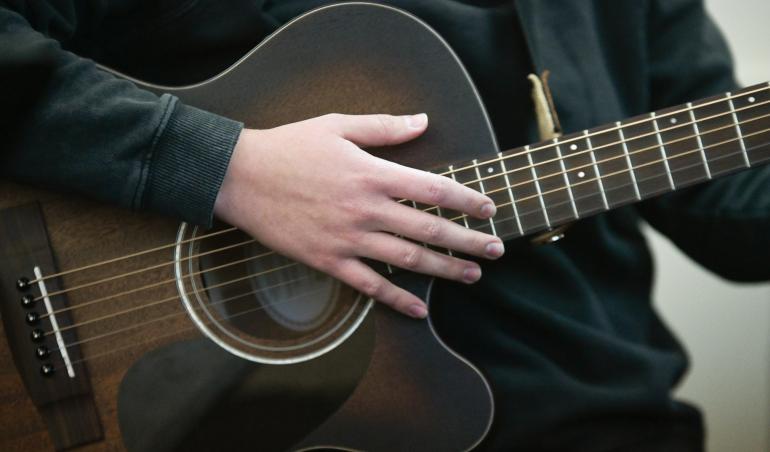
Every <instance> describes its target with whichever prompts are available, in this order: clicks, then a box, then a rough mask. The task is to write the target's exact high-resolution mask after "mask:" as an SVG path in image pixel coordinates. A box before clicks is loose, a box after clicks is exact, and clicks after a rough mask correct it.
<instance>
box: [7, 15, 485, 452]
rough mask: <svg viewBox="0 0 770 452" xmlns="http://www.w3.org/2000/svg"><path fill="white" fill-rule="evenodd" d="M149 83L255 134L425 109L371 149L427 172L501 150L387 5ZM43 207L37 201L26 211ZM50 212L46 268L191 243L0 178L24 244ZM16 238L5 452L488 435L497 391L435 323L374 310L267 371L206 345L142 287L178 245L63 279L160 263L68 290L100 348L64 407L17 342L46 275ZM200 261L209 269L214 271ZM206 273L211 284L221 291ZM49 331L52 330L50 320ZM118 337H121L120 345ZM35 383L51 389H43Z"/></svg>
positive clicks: (441, 59) (405, 18) (85, 348)
mask: <svg viewBox="0 0 770 452" xmlns="http://www.w3.org/2000/svg"><path fill="white" fill-rule="evenodd" d="M134 82H136V83H137V84H139V85H142V86H143V87H145V88H146V89H149V90H153V91H155V92H158V93H163V92H170V93H172V94H174V95H176V96H178V97H180V98H181V99H182V100H183V101H184V102H186V103H188V104H190V105H194V106H197V107H199V108H203V109H206V110H209V111H212V112H215V113H219V114H221V115H224V116H228V117H231V118H234V119H238V120H241V121H243V122H244V123H245V124H246V125H247V126H248V127H252V128H269V127H274V126H278V125H281V124H285V123H290V122H294V121H298V120H302V119H306V118H310V117H314V116H319V115H322V114H326V113H331V112H336V113H347V114H363V113H391V114H407V113H417V112H426V113H428V115H429V116H430V118H431V127H430V128H429V130H428V132H427V133H426V134H425V136H423V137H421V138H420V139H418V140H416V141H414V142H412V143H408V144H405V145H401V146H397V147H393V148H389V149H384V150H372V152H373V153H376V154H378V155H381V156H383V157H384V158H388V159H390V160H393V161H396V162H398V163H402V164H405V165H409V166H412V167H417V168H423V169H430V168H435V167H439V166H442V165H446V164H448V163H451V162H453V161H458V160H467V159H470V158H473V157H480V156H481V157H483V156H492V155H494V154H495V153H497V152H498V148H497V145H496V143H495V139H494V135H493V132H492V130H491V127H490V124H489V121H488V118H487V116H486V113H485V111H484V109H483V106H482V104H481V101H480V99H479V97H478V94H477V93H476V91H475V89H474V87H473V85H472V83H471V81H470V79H469V78H468V76H467V74H466V72H465V71H464V69H463V68H462V66H461V64H460V63H459V61H458V60H457V58H456V57H455V56H454V54H453V53H452V52H451V50H450V49H449V47H448V46H447V45H446V43H444V42H443V40H441V39H440V38H439V37H438V35H436V34H435V33H434V32H433V31H432V30H430V29H429V28H428V27H427V26H426V25H425V24H424V23H422V22H420V21H418V20H417V19H415V18H414V17H412V16H409V15H407V14H405V13H403V12H400V11H398V10H395V9H393V8H389V7H384V6H375V5H371V4H361V3H359V4H347V5H338V6H332V7H325V8H321V9H319V10H316V11H314V12H311V13H308V14H306V15H304V16H301V17H300V18H298V19H296V20H295V21H293V22H291V23H290V24H288V25H287V26H285V27H283V28H282V29H280V30H279V31H278V32H276V33H275V34H274V35H272V36H270V37H269V38H267V39H266V40H265V41H264V42H263V43H262V44H260V45H259V46H258V47H257V48H255V49H254V50H253V51H252V52H250V53H249V54H248V55H247V56H245V57H244V58H243V59H242V60H240V61H239V62H238V63H236V64H235V65H234V66H232V67H231V68H230V69H228V70H227V71H225V72H224V73H222V74H220V75H219V76H217V77H215V78H213V79H211V80H209V81H206V82H203V83H201V84H198V85H194V86H189V87H182V88H169V87H159V86H153V85H147V84H144V83H142V82H139V81H134ZM29 203H36V204H37V206H35V205H32V207H29V206H28V207H25V208H24V209H22V210H19V208H17V207H15V206H20V205H28V204H29ZM38 206H39V207H38ZM35 212H38V213H39V216H40V218H41V219H42V221H43V222H44V225H45V227H44V228H39V229H40V230H41V231H44V232H45V233H46V236H47V239H48V243H49V244H50V251H51V255H52V260H51V262H52V263H51V265H49V267H51V266H53V265H54V264H53V263H55V266H56V268H43V270H44V271H45V272H46V273H48V274H52V273H55V272H56V271H57V268H58V270H66V269H75V268H80V267H83V266H87V265H89V264H93V263H96V262H101V261H104V260H108V259H113V258H117V257H120V256H124V255H128V254H131V253H136V252H139V251H142V250H146V249H150V248H154V247H161V246H163V245H166V244H169V243H174V242H175V241H177V240H178V237H177V235H178V229H179V228H178V224H176V223H175V222H173V221H170V220H168V219H164V218H159V217H155V216H151V215H146V214H135V213H128V212H126V211H123V210H118V209H114V208H109V207H106V206H103V205H99V204H96V203H93V202H90V201H84V200H80V199H76V198H73V197H69V196H64V195H61V194H55V193H48V192H43V191H37V190H31V189H28V188H23V187H20V186H17V185H14V184H10V183H6V182H2V183H0V224H2V225H3V227H4V228H5V229H4V231H5V232H3V233H4V234H5V233H7V231H17V233H18V234H17V235H18V236H19V237H21V236H24V234H23V233H22V232H24V231H26V230H31V229H33V228H32V227H31V226H29V225H28V224H27V223H25V222H26V221H27V220H26V219H27V218H32V217H35V215H36V213H35ZM4 216H5V217H4ZM4 218H5V219H4ZM30 221H31V220H30ZM41 224H42V223H41ZM17 235H8V236H3V237H2V240H3V241H4V242H5V241H7V245H6V246H5V247H6V248H7V249H6V250H5V255H4V256H6V258H5V259H4V260H3V263H0V303H2V304H3V306H4V307H3V311H2V312H3V326H2V328H3V330H4V332H5V334H4V335H2V336H3V339H0V449H2V450H5V451H22V450H23V451H28V450H51V449H62V448H72V447H77V448H81V449H82V450H123V449H125V448H127V449H129V450H135V451H144V450H153V451H164V450H168V451H172V450H185V451H190V450H305V449H312V448H316V447H332V448H338V449H344V450H382V451H392V450H432V451H440V450H468V449H471V448H473V447H475V445H477V444H478V443H479V442H480V441H481V440H482V439H483V437H484V436H485V434H486V432H487V430H488V428H489V426H490V423H491V420H492V416H493V400H492V394H491V392H490V389H489V386H488V385H487V382H486V381H485V380H484V378H483V376H482V375H481V374H480V373H479V371H478V370H477V369H475V368H474V367H473V366H472V365H471V364H470V363H468V362H467V361H465V360H464V359H463V358H462V357H460V356H457V355H456V354H455V353H453V352H452V351H451V350H450V349H449V348H448V347H446V346H445V345H444V344H443V342H442V341H441V338H440V336H441V325H433V324H432V323H431V321H430V320H429V321H425V322H421V321H414V320H410V319H408V318H406V317H403V316H400V315H398V314H395V313H393V312H391V311H390V310H388V309H387V308H383V307H380V306H379V305H376V304H372V303H371V302H368V303H367V304H365V305H364V304H362V306H364V307H362V308H361V309H362V312H363V314H362V317H361V320H360V321H359V322H358V323H356V324H355V325H354V326H355V328H351V329H350V332H349V333H346V334H344V335H341V337H340V339H339V340H338V341H336V342H333V341H330V342H329V344H327V345H326V346H325V348H323V349H322V350H321V349H319V350H320V351H319V352H318V353H315V354H314V355H317V356H313V359H309V360H308V359H305V358H303V359H296V360H284V361H281V362H283V364H267V363H265V362H255V361H260V360H259V359H243V358H242V357H239V356H236V355H235V354H233V353H231V352H229V351H227V350H226V349H225V348H223V347H220V346H219V345H218V344H217V343H215V342H214V341H211V340H209V338H208V337H207V336H206V335H202V334H201V333H200V331H199V328H195V325H196V324H194V323H193V322H192V321H191V319H190V316H189V315H188V313H189V312H190V310H189V309H186V308H185V307H184V306H183V305H182V303H180V302H179V301H174V302H171V303H162V304H161V303H159V304H157V305H153V306H151V307H149V308H147V309H142V306H143V305H146V304H148V303H149V302H152V301H154V300H159V299H160V300H162V299H164V298H168V299H171V298H174V297H176V296H178V290H179V286H178V285H176V286H175V285H174V284H163V285H161V284H158V285H156V286H153V287H152V290H141V291H136V292H132V291H133V290H136V289H137V288H141V287H144V286H147V285H153V284H156V283H157V282H159V281H160V282H163V281H173V280H174V279H177V280H179V279H180V274H179V269H178V268H176V269H175V268H172V266H170V265H169V266H162V265H160V264H162V263H164V262H168V261H170V260H173V257H174V256H173V254H172V252H173V251H174V250H173V249H171V248H164V249H162V250H160V251H159V252H157V253H150V254H147V255H141V256H138V257H137V258H135V259H132V260H131V261H130V262H124V261H116V262H115V263H113V264H110V265H108V266H101V267H95V268H92V269H90V270H89V271H88V272H74V273H70V274H65V275H63V276H62V277H60V278H55V279H53V280H49V285H50V287H48V291H49V292H51V291H52V290H56V289H57V288H59V289H67V288H74V287H78V286H80V285H84V284H86V285H87V284H88V283H89V281H93V280H95V279H99V278H108V277H110V276H111V275H117V274H123V273H126V272H131V271H135V270H136V269H139V268H143V267H148V266H153V267H154V268H153V269H152V270H150V271H146V272H141V273H136V274H134V275H132V276H131V277H130V278H118V279H114V280H111V281H109V282H107V283H105V284H99V285H94V286H87V287H84V288H82V289H79V290H72V291H71V292H68V293H67V294H66V303H67V306H70V307H77V306H78V305H83V306H82V309H81V308H78V309H73V310H71V311H69V312H68V316H66V317H62V318H61V319H60V322H59V323H60V325H59V326H60V327H67V326H73V328H71V329H69V330H67V331H66V334H65V337H64V339H65V340H66V339H69V341H70V342H71V341H79V340H83V339H87V338H93V337H96V336H103V340H102V339H100V340H98V341H96V340H95V341H84V342H83V343H82V344H80V345H79V346H78V347H76V348H74V349H72V356H71V358H72V359H73V361H74V370H76V371H77V372H76V374H77V379H80V378H85V379H86V380H84V381H87V382H88V383H83V385H82V387H79V389H78V390H77V391H73V393H75V394H76V397H75V399H66V400H76V399H77V400H79V402H78V403H77V404H74V402H73V403H70V402H66V403H65V402H64V401H61V400H57V397H56V394H55V391H54V389H55V388H56V387H58V386H56V385H57V384H59V383H56V382H57V381H59V382H61V381H62V379H64V381H65V382H66V381H67V380H66V379H67V378H68V376H67V373H66V372H65V371H64V370H63V369H61V368H60V369H58V370H57V372H56V373H55V374H54V375H53V376H51V377H43V376H42V375H40V374H39V373H36V372H35V371H34V370H35V369H37V368H38V367H39V365H40V361H37V360H36V358H35V357H34V356H33V351H34V350H35V344H32V343H19V342H24V339H23V338H24V337H28V335H29V332H28V331H29V328H30V326H29V325H27V324H25V321H24V313H25V312H26V311H25V310H24V309H23V308H22V307H21V306H19V303H18V299H19V296H20V295H19V294H18V291H17V290H16V288H15V287H14V282H15V281H16V279H17V278H19V277H20V276H28V277H30V279H32V277H33V275H32V274H31V271H32V268H31V267H32V266H34V265H37V264H36V263H35V262H32V261H30V262H27V260H29V259H27V257H26V256H27V253H26V250H33V249H37V248H36V247H37V245H36V244H33V243H31V242H30V243H29V244H28V243H26V241H25V240H23V239H22V238H19V239H18V242H19V243H16V241H17ZM11 242H13V243H11ZM30 253H31V251H30ZM25 259H26V260H25ZM193 261H194V262H195V263H196V265H202V266H204V269H205V265H204V264H205V262H202V261H198V260H193V259H191V260H190V262H193ZM30 263H32V264H33V265H30ZM155 267H157V268H155ZM196 268H197V267H196ZM22 270H23V273H21V274H19V272H21V271H22ZM191 275H193V276H196V279H195V280H196V281H199V283H200V284H201V285H204V286H206V285H208V287H211V286H212V280H208V281H207V280H205V278H204V277H203V276H201V275H195V272H192V273H191ZM190 279H191V280H192V279H193V278H192V276H191V277H190ZM396 280H397V282H398V283H399V284H400V285H401V286H402V287H405V288H407V289H409V290H411V291H412V292H414V293H415V294H418V295H419V296H421V297H423V298H424V299H426V300H428V299H429V295H430V286H431V280H430V279H427V278H423V277H419V276H417V275H414V274H408V273H404V274H401V275H399V276H398V277H396ZM214 285H216V284H214ZM116 293H117V294H122V293H125V295H124V296H121V298H120V300H115V301H114V303H113V302H105V303H98V304H89V303H90V302H91V301H93V300H95V299H97V300H98V299H100V298H105V297H107V296H109V295H110V294H116ZM357 296H358V295H356V294H353V293H352V292H351V291H347V292H345V291H340V292H339V295H338V298H340V299H341V300H342V301H340V303H343V304H344V303H353V302H354V300H353V298H355V297H357ZM64 298H65V297H58V298H56V299H55V300H53V299H52V304H54V305H57V303H63V301H61V300H63V299H64ZM188 301H189V300H188ZM41 309H42V308H41ZM123 311H126V312H124V313H123ZM41 312H45V311H41ZM367 312H368V314H367ZM118 313H120V315H116V314H118ZM279 314H280V312H279V311H277V313H275V315H279ZM271 315H272V314H271ZM93 319H99V321H98V322H96V321H92V320H93ZM41 325H43V326H41V328H43V329H46V328H45V327H44V326H45V325H46V321H45V320H43V321H42V322H41ZM75 325H76V326H77V327H74V326H75ZM127 325H139V327H138V328H133V329H130V330H129V329H127ZM123 330H125V332H124V333H125V334H123ZM114 332H121V334H109V333H114ZM6 337H7V338H8V341H6V340H5V338H6ZM19 338H22V339H19ZM343 339H344V340H343ZM52 348H54V347H52ZM52 355H56V351H55V350H54V352H53V353H52ZM267 361H270V359H268V360H267ZM36 379H47V380H44V383H43V384H42V386H40V385H39V381H37V380H36ZM57 379H58V380H57ZM30 382H32V383H30ZM52 382H53V383H52ZM36 385H37V386H36ZM84 388H85V389H84ZM41 394H45V396H43V395H41ZM33 400H34V401H35V402H34V403H33ZM41 400H42V404H41V403H39V402H40V401H41ZM36 405H38V406H37V407H36ZM75 405H77V408H74V409H70V408H69V407H70V406H75ZM89 406H93V408H94V409H95V411H94V410H93V409H91V408H88V407H89Z"/></svg>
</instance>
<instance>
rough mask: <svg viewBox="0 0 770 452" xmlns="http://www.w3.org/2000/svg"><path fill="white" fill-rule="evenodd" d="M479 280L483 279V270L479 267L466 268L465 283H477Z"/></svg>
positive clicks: (464, 273)
mask: <svg viewBox="0 0 770 452" xmlns="http://www.w3.org/2000/svg"><path fill="white" fill-rule="evenodd" d="M479 279H481V269H480V268H478V267H471V268H466V269H465V271H464V272H463V281H465V282H467V283H468V284H470V283H475V282H476V281H478V280H479Z"/></svg>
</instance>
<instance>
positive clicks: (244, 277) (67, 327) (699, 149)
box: [45, 129, 770, 335]
mask: <svg viewBox="0 0 770 452" xmlns="http://www.w3.org/2000/svg"><path fill="white" fill-rule="evenodd" d="M767 131H770V129H765V130H763V131H759V132H756V133H765V132H767ZM750 136H751V135H744V137H750ZM739 140H741V138H736V139H731V140H725V141H722V142H719V143H715V144H713V145H711V146H720V145H723V144H726V143H730V142H735V141H739ZM760 146H762V145H759V146H754V147H751V148H749V149H747V152H748V150H754V149H755V148H756V147H760ZM703 149H706V148H703ZM700 151H701V148H698V149H694V150H691V151H688V152H683V153H681V154H677V155H676V156H673V157H671V158H669V159H668V160H671V159H673V158H676V157H680V156H684V155H689V154H693V153H695V152H700ZM742 153H743V152H742V151H740V152H736V153H729V154H725V155H723V156H718V157H715V158H714V159H712V162H713V161H717V160H720V159H723V158H727V157H730V156H735V155H741V154H742ZM663 161H664V159H658V160H654V161H651V162H647V163H645V164H643V165H639V166H637V167H635V168H640V167H644V166H649V165H652V164H656V163H661V162H663ZM698 166H701V163H697V164H692V165H688V166H685V167H682V168H678V169H675V170H673V171H672V172H674V173H676V172H680V171H684V170H687V169H691V168H694V167H698ZM631 170H632V169H626V170H620V171H616V172H614V173H608V174H607V175H603V176H600V177H597V178H593V179H587V180H584V181H581V182H580V184H583V183H588V182H596V181H598V180H600V179H602V178H606V177H611V176H615V175H618V174H623V173H626V172H629V171H631ZM665 176H666V175H665V174H658V175H655V176H652V177H651V178H647V179H654V178H659V177H665ZM645 180H646V179H642V180H640V181H637V182H636V184H637V185H638V183H639V182H644V181H645ZM575 185H578V184H575ZM630 185H633V183H631V184H623V185H621V186H619V187H616V188H611V189H610V190H613V189H618V188H623V187H625V186H630ZM680 185H681V184H680ZM556 191H559V189H554V190H552V191H550V192H543V193H542V195H543V196H545V195H546V194H549V193H552V192H556ZM539 196H540V195H535V196H533V197H529V198H522V199H521V200H520V201H523V200H526V199H534V198H535V197H539ZM591 196H596V194H593V193H592V194H589V195H586V196H584V197H578V198H576V200H579V199H582V198H586V197H591ZM570 202H571V201H564V202H562V203H558V204H567V203H570ZM511 204H512V203H511V202H507V203H502V204H500V205H498V207H504V206H507V205H511ZM556 205H557V204H554V205H552V207H555V206H556ZM542 213H543V211H542V209H533V210H530V211H527V212H524V213H521V214H519V215H518V216H516V215H514V216H513V217H510V218H507V219H502V220H499V221H497V224H500V223H502V222H505V221H512V220H514V219H516V217H518V218H519V219H522V218H524V217H525V216H527V215H531V214H540V215H542ZM455 219H461V217H456V218H454V219H453V220H455ZM571 219H574V218H571ZM485 227H486V226H479V228H470V229H474V230H479V229H483V228H485ZM284 259H286V258H284ZM287 260H288V259H287ZM289 262H291V261H289ZM296 265H299V264H298V263H297V262H292V263H290V264H287V265H283V266H279V267H275V268H270V269H267V270H264V271H261V272H257V273H253V274H250V275H246V276H243V277H240V278H236V279H233V280H230V281H225V282H222V283H219V284H217V285H214V286H210V287H209V289H213V288H216V287H221V286H224V285H228V284H233V283H235V282H239V281H243V280H245V279H249V278H254V277H257V276H262V275H265V274H268V273H272V272H274V271H278V270H283V269H286V268H290V267H293V266H296ZM220 267H221V266H220ZM220 267H213V268H210V269H207V270H200V271H197V272H192V273H189V274H187V275H185V277H189V276H197V275H199V274H202V273H207V272H212V271H215V270H217V269H219V268H220ZM172 281H176V279H173V280H172ZM187 295H190V294H187ZM178 298H179V296H178V295H177V296H175V297H169V298H167V299H164V300H162V302H169V301H175V300H177V299H178ZM157 304H160V301H156V302H151V303H150V304H149V305H147V304H145V305H142V306H137V307H134V308H130V309H126V310H124V311H120V312H118V313H114V314H111V315H107V316H102V317H99V318H96V319H89V320H87V321H83V322H80V323H74V324H71V325H68V326H66V327H64V328H60V329H59V331H66V330H69V329H73V328H76V327H79V326H83V325H86V324H91V323H95V322H96V321H102V320H106V319H110V318H113V317H116V316H119V315H124V314H127V313H129V312H134V311H138V310H140V309H144V308H146V307H149V306H151V305H157ZM53 332H54V331H53V330H51V331H48V332H46V333H45V334H46V335H50V334H53Z"/></svg>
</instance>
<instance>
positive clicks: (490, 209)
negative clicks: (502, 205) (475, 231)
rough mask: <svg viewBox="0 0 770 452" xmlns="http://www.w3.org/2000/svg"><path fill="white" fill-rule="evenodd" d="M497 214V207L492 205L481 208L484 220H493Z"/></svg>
mask: <svg viewBox="0 0 770 452" xmlns="http://www.w3.org/2000/svg"><path fill="white" fill-rule="evenodd" d="M496 212H497V207H495V205H494V204H492V203H487V204H484V205H483V206H481V216H482V217H484V218H492V217H494V216H495V213H496Z"/></svg>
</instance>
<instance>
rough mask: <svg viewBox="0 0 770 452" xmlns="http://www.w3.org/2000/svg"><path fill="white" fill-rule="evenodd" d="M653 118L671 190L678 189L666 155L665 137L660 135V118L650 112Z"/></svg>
mask: <svg viewBox="0 0 770 452" xmlns="http://www.w3.org/2000/svg"><path fill="white" fill-rule="evenodd" d="M650 118H652V125H653V128H654V129H655V137H656V138H657V139H658V146H659V147H660V157H661V158H662V159H663V167H664V168H666V175H667V176H668V183H669V185H670V186H671V190H676V185H675V184H674V176H672V175H671V167H670V166H669V165H668V156H667V155H666V146H664V145H663V137H661V136H660V128H659V127H658V118H657V117H656V116H655V112H654V111H653V112H652V113H650Z"/></svg>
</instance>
